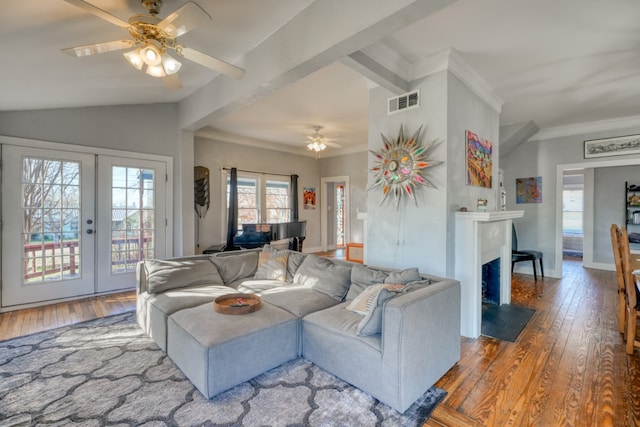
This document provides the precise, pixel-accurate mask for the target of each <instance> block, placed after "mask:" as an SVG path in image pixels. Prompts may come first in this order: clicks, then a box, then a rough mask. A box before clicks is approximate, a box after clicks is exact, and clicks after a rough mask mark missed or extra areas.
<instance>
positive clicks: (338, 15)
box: [0, 0, 640, 154]
mask: <svg viewBox="0 0 640 427" xmlns="http://www.w3.org/2000/svg"><path fill="white" fill-rule="evenodd" d="M195 1H196V2H197V3H198V4H199V5H200V6H201V7H202V8H203V9H205V10H206V11H207V13H208V14H209V15H211V16H212V18H213V20H212V21H211V23H210V24H207V25H203V26H201V27H198V28H197V29H194V30H193V31H191V32H189V33H187V34H185V35H184V36H182V38H181V42H183V43H184V44H186V45H188V46H189V47H193V48H196V49H199V50H201V51H203V52H205V53H207V54H209V55H212V56H216V57H219V58H221V59H224V60H225V61H227V62H231V63H234V64H236V65H239V66H241V67H244V68H245V69H246V70H247V74H246V76H245V78H244V79H243V80H241V81H235V80H232V79H229V78H228V77H226V76H222V75H217V74H216V73H215V72H213V71H211V70H209V69H206V68H204V67H202V66H199V65H197V64H194V63H191V62H189V61H186V60H185V61H183V64H184V65H183V68H182V69H181V70H180V73H179V75H180V79H181V81H182V85H183V88H182V89H180V90H173V91H171V90H166V89H164V87H163V85H162V82H161V81H160V80H159V79H156V78H153V77H150V76H147V75H146V74H144V73H143V72H140V71H138V70H135V69H134V68H132V67H131V66H130V65H129V64H128V63H127V62H126V61H125V60H124V58H123V57H122V55H121V52H110V53H105V54H101V55H94V56H90V57H85V58H73V57H70V56H68V55H65V54H63V53H61V51H60V49H62V48H66V47H70V46H75V45H83V44H89V43H96V42H104V41H110V40H118V39H122V38H126V37H127V33H126V31H124V30H123V29H121V28H119V27H117V26H114V25H112V24H110V23H109V22H106V21H104V20H102V19H100V18H98V17H96V16H93V15H90V14H88V13H87V12H85V11H83V10H81V9H79V8H77V7H74V6H72V5H70V4H69V3H66V2H65V1H63V0H48V1H41V0H20V1H5V2H3V4H2V13H0V24H1V25H0V54H2V58H3V61H2V66H1V67H0V70H1V71H0V77H2V78H1V79H0V110H4V111H12V110H25V109H48V108H66V107H82V106H96V105H120V104H147V103H165V102H179V103H180V107H181V124H182V125H183V126H185V127H187V128H190V129H192V130H194V131H198V132H201V133H202V134H209V135H214V136H215V137H217V138H220V139H227V140H230V141H235V142H241V143H250V144H262V143H264V144H269V143H272V144H287V145H285V146H284V147H289V148H291V147H292V146H294V147H295V146H297V147H299V148H300V149H301V150H304V148H303V147H304V145H303V142H304V141H305V139H306V135H309V134H311V132H312V127H313V126H314V125H320V126H324V129H323V131H322V133H323V134H324V135H325V136H326V137H328V138H330V139H331V140H333V141H334V142H336V143H338V144H340V145H341V146H342V147H343V148H342V149H341V150H338V149H335V148H330V149H329V150H327V153H334V154H335V153H341V152H348V151H349V150H353V149H354V146H357V147H358V146H360V147H361V146H362V144H366V140H367V121H368V116H367V109H368V90H369V87H370V86H371V85H372V84H382V85H387V86H389V87H391V88H392V89H394V91H395V92H397V93H399V92H401V91H402V88H403V84H404V83H406V82H408V81H411V77H412V75H413V74H412V73H414V70H415V69H416V68H417V67H420V66H421V65H423V64H424V62H425V61H428V58H429V57H431V56H432V55H434V54H437V53H438V52H442V51H443V50H446V49H449V48H454V49H455V50H456V51H457V52H458V53H459V54H460V56H461V57H462V58H463V59H464V60H465V61H466V62H467V63H468V64H469V65H470V66H471V67H472V68H473V69H474V70H475V71H476V72H477V73H478V75H479V76H480V77H481V78H482V79H484V80H485V81H486V82H487V83H488V85H489V86H491V87H492V88H493V90H494V91H495V93H496V94H497V95H498V96H499V97H501V98H502V99H503V100H504V104H503V107H502V113H501V116H500V122H501V125H510V124H517V123H531V122H533V123H534V124H535V127H537V128H540V129H541V130H542V131H545V130H549V129H566V128H570V127H572V126H576V125H580V124H584V123H589V122H595V121H598V122H599V121H603V120H604V121H607V120H608V121H612V120H614V119H615V120H618V121H619V120H620V119H623V120H629V121H630V122H634V121H638V122H640V120H638V118H637V116H639V112H640V93H639V92H640V24H638V20H637V17H638V16H640V2H637V1H631V0H607V1H606V2H605V1H601V0H562V1H557V0H538V1H530V0H481V1H479V0H457V1H453V0H397V1H394V2H388V1H382V0H358V1H356V0H350V1H346V0H342V1H338V0H315V1H312V0H236V1H223V0H195ZM90 2H91V3H92V4H94V5H95V6H98V7H100V8H102V9H105V10H107V11H108V12H110V13H111V14H113V15H115V16H118V17H119V18H121V19H124V20H127V19H128V17H129V16H131V15H133V14H135V13H141V12H143V10H144V9H143V8H142V7H141V6H140V3H139V0H90ZM184 3H185V1H183V0H165V1H164V6H163V10H162V12H161V14H160V16H166V15H167V14H169V13H170V12H171V11H173V10H175V9H177V8H178V7H180V6H181V5H183V4H184ZM535 127H534V128H535ZM0 133H2V132H1V130H0ZM289 148H285V149H289Z"/></svg>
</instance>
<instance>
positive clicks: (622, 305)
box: [610, 224, 627, 334]
mask: <svg viewBox="0 0 640 427" xmlns="http://www.w3.org/2000/svg"><path fill="white" fill-rule="evenodd" d="M610 231H611V247H612V249H613V260H614V261H615V264H616V274H617V278H618V331H619V332H620V333H621V334H624V330H625V313H626V311H627V305H626V304H627V303H626V297H625V294H626V291H625V284H624V282H625V275H624V270H623V268H622V245H621V244H620V237H621V235H622V231H621V230H620V227H618V226H617V225H616V224H611V229H610Z"/></svg>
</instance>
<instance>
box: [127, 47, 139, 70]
mask: <svg viewBox="0 0 640 427" xmlns="http://www.w3.org/2000/svg"><path fill="white" fill-rule="evenodd" d="M123 55H124V57H125V58H126V59H127V61H129V64H131V65H133V67H134V68H136V69H137V70H142V66H143V65H144V61H143V60H142V56H141V55H140V48H138V49H135V50H132V51H129V52H125V53H123Z"/></svg>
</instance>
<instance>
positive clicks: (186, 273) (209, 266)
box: [144, 259, 224, 294]
mask: <svg viewBox="0 0 640 427" xmlns="http://www.w3.org/2000/svg"><path fill="white" fill-rule="evenodd" d="M144 268H145V270H146V272H147V277H148V282H147V286H148V290H149V293H151V294H157V293H160V292H165V291H167V290H169V289H176V288H184V287H186V286H192V285H199V284H202V283H217V284H222V283H224V282H223V281H222V278H221V277H220V274H219V273H218V269H217V268H216V266H215V265H214V264H213V263H212V262H211V261H210V260H208V259H182V260H160V259H147V260H145V261H144Z"/></svg>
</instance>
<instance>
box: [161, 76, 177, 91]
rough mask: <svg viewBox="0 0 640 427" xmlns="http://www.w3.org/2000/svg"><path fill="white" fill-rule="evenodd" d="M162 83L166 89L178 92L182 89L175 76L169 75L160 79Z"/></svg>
mask: <svg viewBox="0 0 640 427" xmlns="http://www.w3.org/2000/svg"><path fill="white" fill-rule="evenodd" d="M162 83H163V84H164V87H165V88H166V89H170V90H178V89H182V83H180V78H179V77H178V75H177V74H169V75H166V76H164V77H163V78H162Z"/></svg>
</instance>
